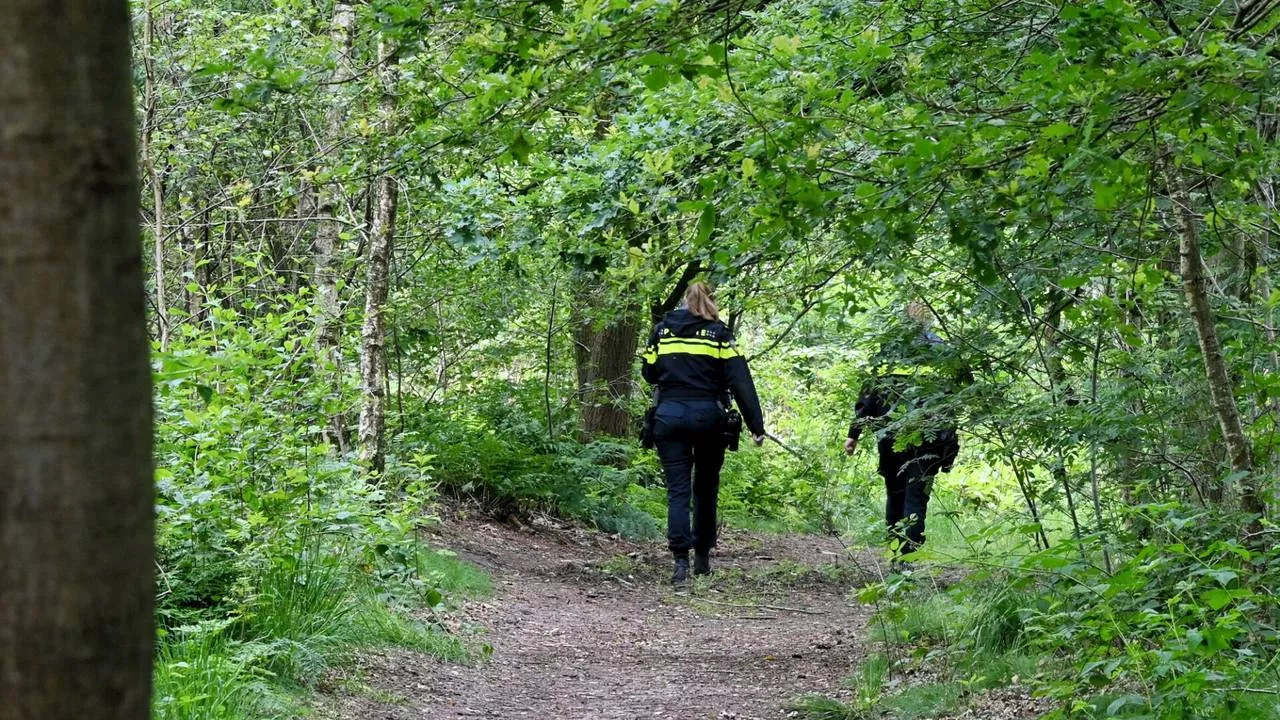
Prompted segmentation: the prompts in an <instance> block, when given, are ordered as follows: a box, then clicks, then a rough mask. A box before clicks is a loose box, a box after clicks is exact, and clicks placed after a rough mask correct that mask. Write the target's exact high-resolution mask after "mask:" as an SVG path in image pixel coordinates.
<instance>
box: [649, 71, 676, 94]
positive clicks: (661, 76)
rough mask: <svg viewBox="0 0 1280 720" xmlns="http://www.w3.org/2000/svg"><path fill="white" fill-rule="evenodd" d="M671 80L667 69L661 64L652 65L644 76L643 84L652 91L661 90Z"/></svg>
mask: <svg viewBox="0 0 1280 720" xmlns="http://www.w3.org/2000/svg"><path fill="white" fill-rule="evenodd" d="M669 82H671V75H670V74H668V73H667V69H666V68H665V67H662V66H657V67H654V68H653V69H652V70H650V71H649V72H648V73H646V74H645V76H644V86H645V87H647V88H649V89H650V90H652V91H657V90H661V89H662V88H664V87H666V86H667V83H669Z"/></svg>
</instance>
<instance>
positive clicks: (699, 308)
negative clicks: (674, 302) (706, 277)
mask: <svg viewBox="0 0 1280 720" xmlns="http://www.w3.org/2000/svg"><path fill="white" fill-rule="evenodd" d="M684 306H685V308H687V309H688V310H689V312H691V313H693V314H694V315H697V316H698V317H700V318H702V319H704V320H719V319H720V310H719V309H718V308H716V301H715V300H712V299H711V288H709V287H707V285H706V283H700V282H698V283H694V284H692V285H690V286H689V289H688V290H685V291H684Z"/></svg>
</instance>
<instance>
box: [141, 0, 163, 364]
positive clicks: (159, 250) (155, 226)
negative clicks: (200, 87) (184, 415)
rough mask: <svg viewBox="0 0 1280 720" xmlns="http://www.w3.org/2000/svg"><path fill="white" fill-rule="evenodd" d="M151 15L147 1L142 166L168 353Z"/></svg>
mask: <svg viewBox="0 0 1280 720" xmlns="http://www.w3.org/2000/svg"><path fill="white" fill-rule="evenodd" d="M154 25H155V23H154V22H153V18H152V12H151V0H147V3H146V5H145V6H144V7H143V12H142V70H143V92H142V117H143V119H142V163H143V166H144V167H145V168H146V170H147V177H148V180H149V181H150V183H151V212H152V216H151V219H152V234H153V235H154V236H155V243H154V245H153V247H154V249H155V256H154V260H153V263H154V265H155V290H156V298H155V302H156V322H157V324H158V325H159V328H160V349H161V350H167V349H169V330H170V328H169V305H168V300H167V299H166V297H165V290H164V240H165V237H164V235H165V224H164V181H163V180H161V179H160V173H159V172H157V171H156V158H155V154H156V153H155V143H154V142H152V138H153V136H154V133H155V129H156V91H155V74H156V70H155V58H154V57H152V53H153V52H154V45H155V42H154V40H155V33H154Z"/></svg>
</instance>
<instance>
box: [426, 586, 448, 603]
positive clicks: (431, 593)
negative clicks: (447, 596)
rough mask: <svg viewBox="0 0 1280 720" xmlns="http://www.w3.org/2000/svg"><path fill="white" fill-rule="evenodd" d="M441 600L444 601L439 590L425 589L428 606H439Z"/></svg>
mask: <svg viewBox="0 0 1280 720" xmlns="http://www.w3.org/2000/svg"><path fill="white" fill-rule="evenodd" d="M442 602H444V595H441V594H440V591H439V590H437V589H435V588H431V589H430V590H428V591H427V605H428V606H429V607H439V606H440V603H442Z"/></svg>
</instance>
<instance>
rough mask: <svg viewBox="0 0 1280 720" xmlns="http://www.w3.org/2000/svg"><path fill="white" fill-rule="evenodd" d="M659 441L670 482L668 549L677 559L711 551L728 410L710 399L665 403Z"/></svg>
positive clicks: (656, 428) (657, 422)
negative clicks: (691, 514) (726, 411)
mask: <svg viewBox="0 0 1280 720" xmlns="http://www.w3.org/2000/svg"><path fill="white" fill-rule="evenodd" d="M653 437H654V441H655V443H656V444H657V446H658V458H659V459H661V460H662V472H663V475H665V476H666V480H667V546H668V547H670V548H671V551H672V552H673V553H675V554H677V555H684V554H688V552H689V549H690V548H692V549H693V550H695V551H696V552H698V553H706V552H707V551H709V550H710V549H711V548H713V547H715V544H716V500H717V496H718V495H719V493H720V468H721V466H723V465H724V453H725V438H724V410H722V409H721V408H720V405H719V404H718V403H716V402H715V401H714V400H710V399H708V400H705V401H703V400H663V401H662V402H661V403H660V404H659V405H658V408H657V411H656V412H655V413H654V425H653ZM691 503H692V510H693V520H692V523H690V517H689V515H690V505H691Z"/></svg>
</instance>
